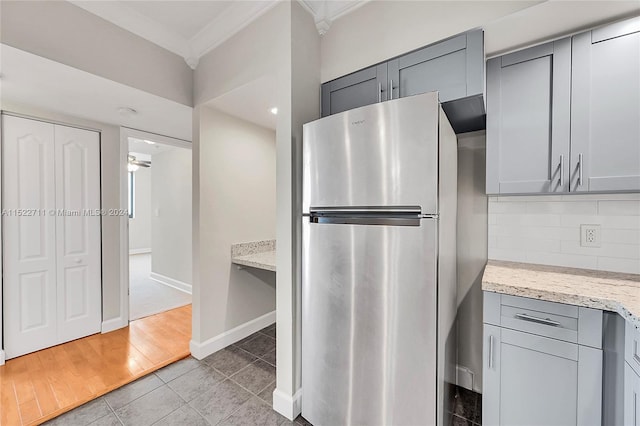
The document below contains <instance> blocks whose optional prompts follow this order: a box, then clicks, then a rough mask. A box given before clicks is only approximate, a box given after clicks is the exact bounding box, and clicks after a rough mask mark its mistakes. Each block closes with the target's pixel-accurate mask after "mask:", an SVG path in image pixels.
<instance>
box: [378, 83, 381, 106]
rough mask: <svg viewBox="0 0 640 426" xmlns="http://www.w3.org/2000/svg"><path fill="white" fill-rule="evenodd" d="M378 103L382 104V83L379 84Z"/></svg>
mask: <svg viewBox="0 0 640 426" xmlns="http://www.w3.org/2000/svg"><path fill="white" fill-rule="evenodd" d="M378 102H382V83H378Z"/></svg>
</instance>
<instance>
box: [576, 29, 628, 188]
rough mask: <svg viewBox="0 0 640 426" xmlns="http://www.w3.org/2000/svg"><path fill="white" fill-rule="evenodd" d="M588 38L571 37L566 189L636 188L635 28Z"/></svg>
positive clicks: (583, 36)
mask: <svg viewBox="0 0 640 426" xmlns="http://www.w3.org/2000/svg"><path fill="white" fill-rule="evenodd" d="M631 22H636V23H637V22H640V18H638V19H635V20H632V21H631ZM627 28H628V29H629V30H631V29H632V27H631V26H629V25H627ZM592 38H593V37H592V32H588V33H585V34H580V35H578V36H575V37H574V38H573V63H574V65H573V101H572V105H573V108H572V138H571V144H572V145H571V147H572V149H571V164H572V176H571V178H572V180H571V190H573V191H638V190H640V142H639V141H640V120H638V117H640V32H635V33H634V32H631V33H628V34H625V35H620V36H617V37H613V38H609V39H605V40H602V41H599V42H593V41H592ZM596 40H598V39H597V38H596ZM581 158H582V160H583V163H582V164H579V162H580V159H581ZM580 167H581V168H582V170H580ZM580 175H582V181H580Z"/></svg>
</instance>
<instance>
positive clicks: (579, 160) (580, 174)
mask: <svg viewBox="0 0 640 426" xmlns="http://www.w3.org/2000/svg"><path fill="white" fill-rule="evenodd" d="M582 160H583V157H582V154H578V186H582Z"/></svg>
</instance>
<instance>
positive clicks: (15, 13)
mask: <svg viewBox="0 0 640 426" xmlns="http://www.w3.org/2000/svg"><path fill="white" fill-rule="evenodd" d="M0 7H1V8H2V14H1V21H0V39H1V40H2V43H5V44H8V45H9V46H13V47H16V48H18V49H21V50H25V51H27V52H31V53H34V54H36V55H39V56H42V57H45V58H49V59H52V60H54V61H56V62H60V63H62V64H66V65H70V66H72V67H74V68H78V69H81V70H84V71H87V72H90V73H92V74H95V75H99V76H102V77H105V78H108V79H109V80H113V81H117V82H119V83H123V84H126V85H128V86H131V87H135V88H137V89H141V90H144V91H146V92H149V93H153V94H154V95H158V96H161V97H163V98H167V99H171V100H173V101H176V102H179V103H181V104H183V105H188V106H192V105H193V71H192V70H191V68H189V66H188V65H187V64H186V63H185V61H184V59H182V58H181V57H180V56H178V55H176V54H174V53H171V52H169V51H168V50H165V49H163V48H161V47H159V46H158V45H156V44H153V43H151V42H150V41H147V40H145V39H143V38H142V37H139V36H137V35H135V34H133V33H130V32H129V31H126V30H124V29H122V28H120V27H118V26H116V25H114V24H112V23H110V22H108V21H106V20H104V19H102V18H99V17H98V16H96V15H93V14H91V13H89V12H87V11H85V10H84V9H81V8H79V7H77V6H75V5H73V4H71V3H69V2H66V1H5V0H3V1H2V2H1V4H0Z"/></svg>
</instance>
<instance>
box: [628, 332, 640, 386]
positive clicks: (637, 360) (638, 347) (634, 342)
mask: <svg viewBox="0 0 640 426" xmlns="http://www.w3.org/2000/svg"><path fill="white" fill-rule="evenodd" d="M624 359H625V360H626V361H627V363H628V364H629V365H630V366H631V368H633V369H634V370H635V372H636V374H638V375H640V329H638V327H636V326H634V325H633V324H631V323H630V322H629V321H627V322H626V325H625V338H624Z"/></svg>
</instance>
